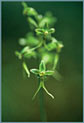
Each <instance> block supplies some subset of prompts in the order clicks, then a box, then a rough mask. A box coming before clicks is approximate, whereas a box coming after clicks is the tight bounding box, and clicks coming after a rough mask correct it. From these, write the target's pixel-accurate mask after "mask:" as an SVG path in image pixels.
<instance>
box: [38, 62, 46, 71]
mask: <svg viewBox="0 0 84 123" xmlns="http://www.w3.org/2000/svg"><path fill="white" fill-rule="evenodd" d="M39 70H40V72H41V71H45V70H46V66H45V63H44V61H43V60H42V61H41V63H40V65H39Z"/></svg>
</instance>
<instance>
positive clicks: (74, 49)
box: [2, 2, 83, 122]
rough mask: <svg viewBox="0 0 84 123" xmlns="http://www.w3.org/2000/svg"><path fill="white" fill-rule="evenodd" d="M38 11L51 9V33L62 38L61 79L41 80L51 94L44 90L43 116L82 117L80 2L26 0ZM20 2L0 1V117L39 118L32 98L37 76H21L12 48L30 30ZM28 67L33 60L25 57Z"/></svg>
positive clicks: (54, 118)
mask: <svg viewBox="0 0 84 123" xmlns="http://www.w3.org/2000/svg"><path fill="white" fill-rule="evenodd" d="M28 5H29V6H31V7H34V8H35V9H36V10H37V11H38V12H39V13H41V14H44V13H45V12H46V11H51V12H52V13H53V15H54V16H55V17H57V23H56V24H55V28H56V33H55V37H56V38H57V39H58V40H62V41H63V44H64V48H63V49H62V52H61V54H60V70H59V71H60V73H61V74H62V76H63V80H62V81H61V82H58V81H56V80H55V79H53V78H52V77H50V78H49V80H48V81H47V82H46V83H45V84H46V87H47V88H48V90H49V91H50V92H51V93H52V94H53V95H54V96H55V99H54V100H52V99H51V98H50V97H49V96H48V95H47V94H46V93H45V92H44V96H45V107H46V112H47V119H48V121H51V122H59V121H60V122H66V121H67V122H69V121H70V122H81V121H83V3H82V2H28ZM22 11H23V7H22V5H21V2H2V121H3V122H16V121H17V122H21V121H22V122H28V121H40V111H39V96H38V95H37V97H36V99H35V100H34V101H32V96H33V94H34V92H35V91H36V89H37V85H38V83H37V79H36V78H35V76H33V75H31V78H29V79H28V78H27V77H25V78H24V76H23V70H22V64H21V63H22V62H21V61H20V60H19V59H18V58H17V57H16V56H15V54H14V52H15V51H16V50H18V49H19V48H20V46H19V44H18V40H19V38H21V37H24V36H25V35H26V33H27V32H29V31H30V28H29V25H28V23H27V20H26V17H24V16H23V14H22ZM28 66H29V68H35V66H36V61H35V60H33V59H31V60H28Z"/></svg>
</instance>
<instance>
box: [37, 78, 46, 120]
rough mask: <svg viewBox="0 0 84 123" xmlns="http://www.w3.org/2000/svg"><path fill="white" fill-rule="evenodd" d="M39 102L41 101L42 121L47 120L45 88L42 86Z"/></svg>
mask: <svg viewBox="0 0 84 123" xmlns="http://www.w3.org/2000/svg"><path fill="white" fill-rule="evenodd" d="M39 82H40V78H39ZM39 102H40V119H41V121H42V122H46V121H47V116H46V110H45V104H44V94H43V88H41V89H40V91H39Z"/></svg>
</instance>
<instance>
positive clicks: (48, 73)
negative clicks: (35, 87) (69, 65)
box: [45, 70, 54, 76]
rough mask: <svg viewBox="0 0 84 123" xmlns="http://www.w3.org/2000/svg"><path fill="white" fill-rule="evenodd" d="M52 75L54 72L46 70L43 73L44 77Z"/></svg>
mask: <svg viewBox="0 0 84 123" xmlns="http://www.w3.org/2000/svg"><path fill="white" fill-rule="evenodd" d="M53 73H54V71H50V70H47V71H46V72H45V75H48V76H50V75H53Z"/></svg>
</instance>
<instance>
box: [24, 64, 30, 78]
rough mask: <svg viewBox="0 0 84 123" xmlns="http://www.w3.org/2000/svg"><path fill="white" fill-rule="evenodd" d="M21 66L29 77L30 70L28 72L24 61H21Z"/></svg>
mask: <svg viewBox="0 0 84 123" xmlns="http://www.w3.org/2000/svg"><path fill="white" fill-rule="evenodd" d="M23 68H24V70H25V72H26V73H27V75H28V77H30V72H29V70H28V68H27V65H26V63H25V62H23Z"/></svg>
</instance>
